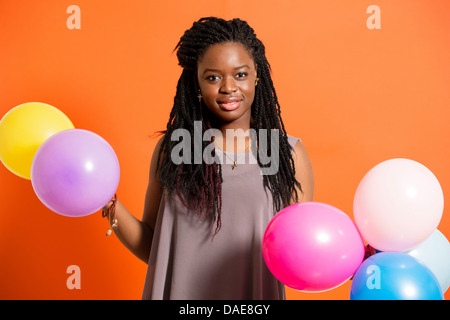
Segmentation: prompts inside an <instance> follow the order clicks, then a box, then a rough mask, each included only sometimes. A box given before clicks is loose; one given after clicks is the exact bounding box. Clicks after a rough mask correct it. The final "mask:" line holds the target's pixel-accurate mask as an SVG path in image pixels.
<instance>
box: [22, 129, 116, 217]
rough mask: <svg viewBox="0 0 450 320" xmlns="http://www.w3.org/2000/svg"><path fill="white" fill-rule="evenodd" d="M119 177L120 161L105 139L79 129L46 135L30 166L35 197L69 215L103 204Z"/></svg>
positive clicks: (82, 213) (92, 211) (51, 208)
mask: <svg viewBox="0 0 450 320" xmlns="http://www.w3.org/2000/svg"><path fill="white" fill-rule="evenodd" d="M119 176H120V168H119V161H118V159H117V157H116V154H115V153H114V150H113V149H112V147H111V146H110V145H109V144H108V142H106V140H104V139H103V138H102V137H100V136H99V135H97V134H95V133H93V132H90V131H87V130H81V129H70V130H64V131H61V132H59V133H56V134H54V135H53V136H51V137H50V138H48V139H47V140H46V141H45V142H44V143H43V144H42V145H41V146H40V147H39V149H38V151H37V152H36V155H35V156H34V159H33V163H32V165H31V182H32V185H33V189H34V191H35V193H36V195H37V197H38V198H39V199H40V200H41V202H42V203H43V204H44V205H45V206H46V207H48V208H49V209H50V210H52V211H54V212H56V213H58V214H61V215H64V216H70V217H81V216H86V215H89V214H92V213H94V212H96V211H98V210H100V209H101V208H102V207H104V206H105V205H106V204H107V203H108V202H109V201H110V200H111V198H112V197H113V196H114V193H115V192H116V189H117V187H118V184H119Z"/></svg>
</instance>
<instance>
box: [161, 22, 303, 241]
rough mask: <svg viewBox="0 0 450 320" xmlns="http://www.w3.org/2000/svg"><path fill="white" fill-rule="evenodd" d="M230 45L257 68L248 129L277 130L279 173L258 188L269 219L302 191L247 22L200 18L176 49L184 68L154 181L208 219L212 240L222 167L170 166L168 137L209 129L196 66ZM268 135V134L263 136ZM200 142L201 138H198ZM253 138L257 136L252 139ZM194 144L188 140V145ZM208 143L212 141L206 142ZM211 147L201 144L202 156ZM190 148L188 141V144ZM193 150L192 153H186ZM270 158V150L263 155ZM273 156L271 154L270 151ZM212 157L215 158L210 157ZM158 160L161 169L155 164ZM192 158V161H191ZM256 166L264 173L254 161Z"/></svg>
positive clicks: (261, 49)
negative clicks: (213, 49)
mask: <svg viewBox="0 0 450 320" xmlns="http://www.w3.org/2000/svg"><path fill="white" fill-rule="evenodd" d="M225 42H235V43H240V44H242V45H244V47H245V48H246V49H247V50H248V52H249V53H250V55H251V57H252V58H253V60H254V61H255V64H256V66H257V75H258V77H259V82H258V85H257V86H256V87H255V97H254V100H253V104H252V107H251V116H252V119H253V129H255V131H256V132H258V130H259V129H278V130H277V132H279V133H280V136H279V151H278V152H279V169H278V171H277V173H276V174H273V175H264V176H263V184H264V187H266V188H268V189H269V190H270V192H271V193H272V197H273V200H274V201H273V203H274V213H275V212H278V211H279V210H281V209H282V208H284V207H286V206H288V205H289V204H290V202H291V199H294V201H298V195H297V190H296V188H295V187H297V188H299V190H300V191H301V190H302V189H301V185H300V183H299V182H298V181H297V180H296V178H295V166H294V160H293V158H292V155H291V151H292V147H291V146H290V145H289V143H288V140H287V134H286V130H285V128H284V124H283V121H282V119H281V115H280V104H279V102H278V99H277V95H276V93H275V88H274V86H273V82H272V78H271V74H270V71H271V69H270V65H269V62H268V61H267V58H266V55H265V47H264V45H263V43H262V42H261V41H260V40H259V39H258V38H257V37H256V34H255V33H254V31H253V29H252V28H251V27H250V26H249V25H248V24H247V22H245V21H242V20H240V19H232V20H229V21H227V20H223V19H220V18H215V17H207V18H201V19H200V20H198V21H197V22H194V24H193V26H192V27H191V28H190V29H188V30H187V31H186V32H185V33H184V35H183V36H182V37H181V39H180V41H179V42H178V44H177V45H176V47H175V49H174V51H175V50H177V57H178V62H179V65H180V66H181V67H182V68H183V71H182V73H181V76H180V78H179V80H178V84H177V91H176V95H175V98H174V104H173V108H172V111H171V113H170V118H169V121H168V123H167V129H166V130H165V131H160V133H164V137H163V139H162V144H161V148H160V150H159V154H158V161H157V163H158V167H157V172H158V168H160V172H159V178H160V181H161V184H162V186H163V187H164V188H165V189H166V190H167V191H169V193H172V192H176V194H177V195H178V197H179V199H180V200H181V202H182V203H183V204H184V205H185V206H186V207H188V208H190V209H192V210H193V211H194V212H195V213H197V214H198V215H199V216H201V217H206V216H211V217H212V222H214V221H216V230H215V234H216V233H217V232H218V231H219V229H220V227H221V213H222V182H223V179H222V167H221V165H220V164H218V163H216V162H213V163H212V164H207V163H205V161H202V163H195V162H194V161H191V162H190V163H189V164H187V163H181V164H179V165H177V164H175V163H173V161H171V157H170V156H171V152H172V149H173V147H174V146H175V145H176V144H177V143H176V142H174V141H171V134H172V132H173V131H174V130H176V129H178V128H183V129H186V130H188V131H189V132H190V134H191V137H193V136H194V134H193V132H194V121H202V127H203V128H202V130H203V132H202V134H203V133H204V132H205V131H206V130H208V129H210V128H211V121H210V120H209V119H211V114H209V112H208V108H201V103H202V102H200V103H199V100H198V97H197V82H196V81H197V80H196V75H197V62H198V61H199V59H200V58H201V57H202V56H203V55H204V53H205V52H206V50H207V49H208V48H209V47H210V46H211V45H214V44H218V43H225ZM268 131H271V130H268ZM202 136H203V135H202ZM256 137H257V138H258V135H256ZM191 140H193V139H191ZM210 142H212V140H211V141H210ZM210 142H208V141H202V152H203V150H204V149H205V147H207V146H208V145H209V144H210ZM191 143H192V145H191V147H193V141H191ZM191 150H194V149H191ZM267 152H268V154H270V153H271V150H270V144H269V146H268V150H267ZM274 152H275V151H274ZM212 155H213V156H214V152H213V154H212ZM161 156H163V158H162V161H161V165H160V160H161ZM191 156H192V157H194V155H191ZM257 160H258V164H259V165H260V166H261V167H263V166H264V165H263V164H262V163H261V162H260V160H259V157H257Z"/></svg>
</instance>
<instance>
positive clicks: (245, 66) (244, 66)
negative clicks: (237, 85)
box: [203, 64, 250, 74]
mask: <svg viewBox="0 0 450 320" xmlns="http://www.w3.org/2000/svg"><path fill="white" fill-rule="evenodd" d="M242 68H250V67H249V66H248V65H246V64H244V65H242V66H239V67H236V68H234V69H233V70H239V69H242ZM207 72H220V70H218V69H210V68H208V69H205V70H204V71H203V74H205V73H207Z"/></svg>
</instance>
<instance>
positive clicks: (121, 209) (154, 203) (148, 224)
mask: <svg viewBox="0 0 450 320" xmlns="http://www.w3.org/2000/svg"><path fill="white" fill-rule="evenodd" d="M161 140H162V139H160V140H159V141H158V143H157V145H156V147H155V150H154V151H153V155H152V160H151V164H150V173H149V182H148V187H147V192H146V195H145V204H144V214H143V216H142V221H140V220H139V219H137V218H136V217H134V216H133V215H132V214H131V213H130V212H129V211H128V210H127V209H126V208H125V206H124V205H123V204H122V203H121V202H120V201H119V200H118V201H117V203H116V208H115V218H116V219H117V221H118V225H119V227H118V228H117V229H116V230H114V233H115V234H116V236H117V238H118V239H119V240H120V241H121V242H122V243H123V244H124V245H125V247H126V248H128V250H130V251H131V252H132V253H133V254H134V255H135V256H136V257H138V258H139V259H141V260H142V261H144V262H145V263H148V259H149V254H150V248H151V245H152V239H153V231H154V229H155V225H156V218H157V215H158V210H159V203H160V201H161V196H162V190H161V184H160V182H159V180H158V179H156V178H155V173H156V162H157V159H158V152H159V148H160V145H161ZM110 205H111V203H109V204H108V205H107V206H105V209H108V208H109V206H110Z"/></svg>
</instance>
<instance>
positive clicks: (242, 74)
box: [236, 72, 248, 79]
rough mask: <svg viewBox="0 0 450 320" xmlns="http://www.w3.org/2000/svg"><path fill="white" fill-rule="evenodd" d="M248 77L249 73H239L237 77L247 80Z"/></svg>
mask: <svg viewBox="0 0 450 320" xmlns="http://www.w3.org/2000/svg"><path fill="white" fill-rule="evenodd" d="M247 76H248V73H247V72H239V73H238V74H237V75H236V77H237V78H239V79H243V78H245V77H247Z"/></svg>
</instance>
